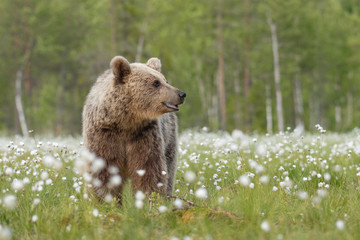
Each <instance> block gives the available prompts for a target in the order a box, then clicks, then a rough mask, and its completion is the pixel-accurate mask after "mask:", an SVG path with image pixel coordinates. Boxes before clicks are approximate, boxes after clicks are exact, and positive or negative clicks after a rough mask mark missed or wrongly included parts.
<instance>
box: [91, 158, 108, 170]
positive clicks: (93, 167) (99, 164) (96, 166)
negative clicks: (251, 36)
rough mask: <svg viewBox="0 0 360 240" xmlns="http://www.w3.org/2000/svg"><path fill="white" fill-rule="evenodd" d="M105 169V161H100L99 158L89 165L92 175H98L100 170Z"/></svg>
mask: <svg viewBox="0 0 360 240" xmlns="http://www.w3.org/2000/svg"><path fill="white" fill-rule="evenodd" d="M104 167H105V161H104V160H102V159H101V158H96V159H95V160H94V161H93V162H92V165H91V171H92V172H93V173H98V172H100V171H101V170H103V169H104Z"/></svg>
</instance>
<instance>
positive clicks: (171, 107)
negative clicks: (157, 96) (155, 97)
mask: <svg viewBox="0 0 360 240" xmlns="http://www.w3.org/2000/svg"><path fill="white" fill-rule="evenodd" d="M163 104H164V105H165V106H166V107H167V108H170V109H172V110H175V111H179V106H178V105H172V104H170V103H166V102H163Z"/></svg>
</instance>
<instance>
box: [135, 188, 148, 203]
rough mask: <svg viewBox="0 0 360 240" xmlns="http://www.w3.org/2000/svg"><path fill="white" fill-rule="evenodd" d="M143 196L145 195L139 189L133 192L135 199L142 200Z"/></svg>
mask: <svg viewBox="0 0 360 240" xmlns="http://www.w3.org/2000/svg"><path fill="white" fill-rule="evenodd" d="M145 197H146V195H145V194H144V193H143V192H142V191H140V190H139V191H137V192H136V193H135V199H136V200H141V201H142V200H144V199H145Z"/></svg>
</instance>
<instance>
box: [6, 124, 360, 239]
mask: <svg viewBox="0 0 360 240" xmlns="http://www.w3.org/2000/svg"><path fill="white" fill-rule="evenodd" d="M253 138H256V140H255V139H254V140H253ZM10 141H13V142H12V143H11V142H10ZM40 141H43V142H42V144H40ZM80 141H81V140H80V139H71V138H67V139H66V138H65V139H51V140H50V141H49V142H48V140H42V139H41V138H40V137H36V138H34V139H19V138H14V139H1V140H0V143H1V145H0V186H1V187H0V190H1V191H0V200H1V206H0V225H1V226H2V228H1V229H0V239H1V236H3V237H6V236H4V234H5V231H4V228H7V229H10V230H11V239H105V240H106V239H176V238H177V239H184V238H185V239H186V237H191V238H192V239H360V204H359V202H360V193H359V190H360V189H359V187H360V186H359V183H360V182H359V180H360V176H357V173H358V172H360V164H359V162H360V156H359V154H360V137H359V133H357V132H353V133H349V134H323V135H320V134H314V135H305V136H304V137H300V136H297V135H296V134H293V133H285V134H281V135H271V136H252V137H249V136H246V135H237V134H236V133H235V134H233V136H230V135H226V134H215V133H206V132H195V131H189V132H184V133H183V134H182V135H181V137H180V138H179V141H180V146H179V147H180V150H179V164H178V171H177V177H176V185H175V190H176V191H175V193H174V195H176V196H178V197H181V198H183V199H186V200H188V201H191V202H194V203H195V206H191V205H189V204H187V203H186V202H184V208H182V209H176V208H175V207H174V205H173V202H174V199H171V200H167V199H162V198H160V197H159V196H157V195H152V196H148V197H149V199H150V200H149V199H146V200H145V201H144V203H145V204H144V207H143V208H142V209H137V208H136V207H135V197H134V196H133V193H132V192H131V190H130V184H129V183H127V185H126V187H125V191H124V199H123V206H122V207H121V208H119V207H117V206H116V204H115V202H113V203H99V202H97V201H96V200H94V199H92V198H87V197H86V196H84V193H85V191H86V190H85V182H84V180H83V178H82V176H79V175H77V174H76V173H75V170H74V161H75V160H76V159H79V158H80V152H81V150H82V146H81V144H80ZM22 142H23V143H22ZM54 142H56V144H54ZM34 150H36V152H35V151H34ZM45 156H53V157H55V158H56V159H59V161H61V162H62V164H63V165H62V167H61V168H60V169H57V170H55V169H53V168H50V167H47V166H45V165H44V164H43V159H44V157H45ZM249 159H251V160H252V161H249ZM7 168H11V169H12V171H11V172H12V173H11V174H10V173H9V170H7ZM43 171H46V172H47V173H48V175H49V177H48V178H47V179H45V180H43V179H42V178H41V173H42V172H43ZM186 171H192V172H194V173H195V174H196V175H197V178H196V180H195V181H194V182H192V183H188V182H187V181H186V180H185V177H184V175H185V172H186ZM249 173H250V175H252V177H250V182H251V185H246V186H243V185H242V184H241V181H239V177H240V176H242V175H247V174H249ZM325 173H328V174H330V177H331V178H330V179H324V175H325ZM214 174H216V176H214ZM318 174H320V175H318ZM261 176H268V179H269V181H268V183H260V181H259V179H260V177H261ZM309 176H310V177H311V179H310V180H307V181H304V178H308V177H309ZM24 178H28V180H29V183H28V184H25V186H24V188H23V189H21V190H18V191H16V190H14V188H13V187H12V186H11V184H12V183H13V182H14V179H18V180H20V181H22V180H23V179H24ZM287 178H288V180H287ZM48 179H51V181H52V182H51V183H50V184H49V185H47V184H46V180H47V181H48V183H49V180H48ZM215 179H218V180H219V181H216V183H215ZM39 181H40V182H41V181H43V182H44V184H43V187H42V189H35V187H34V186H36V185H39ZM284 182H285V185H286V183H287V185H286V186H285V187H283V188H282V187H281V186H283V184H284ZM74 183H78V184H80V187H79V188H77V189H76V186H74ZM215 184H216V185H215ZM252 184H253V186H252ZM217 186H218V188H216V187H217ZM200 187H204V188H205V189H206V190H207V192H208V197H207V198H206V199H199V198H197V197H196V196H195V192H196V190H197V189H199V188H200ZM274 187H276V188H277V190H276V191H274V189H273V188H274ZM319 189H322V190H324V191H322V193H324V195H325V196H319V192H318V190H319ZM300 191H301V192H306V193H307V196H308V197H307V198H303V199H301V198H300V197H299V192H300ZM320 194H321V192H320ZM7 195H14V196H16V198H17V203H16V207H15V208H14V209H9V208H8V205H6V203H5V201H4V198H5V197H6V196H7ZM305 195H306V194H305ZM35 198H38V199H40V203H39V204H37V205H34V204H33V202H34V199H35ZM159 206H167V209H168V210H167V211H166V212H164V213H160V212H159V210H158V207H159ZM94 209H97V211H98V212H99V214H98V215H97V216H96V214H95V215H94ZM95 213H96V210H95ZM34 215H36V216H37V221H32V219H33V216H34ZM339 220H340V221H343V222H344V224H345V228H344V229H341V228H340V229H339V228H338V227H337V226H336V222H337V221H339ZM264 221H267V222H268V223H269V225H270V230H269V231H264V230H263V229H262V228H261V224H262V223H263V222H264ZM2 234H3V235H2Z"/></svg>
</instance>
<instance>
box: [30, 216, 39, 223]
mask: <svg viewBox="0 0 360 240" xmlns="http://www.w3.org/2000/svg"><path fill="white" fill-rule="evenodd" d="M38 219H39V217H38V216H37V215H33V216H32V217H31V221H32V222H37V220H38Z"/></svg>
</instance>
